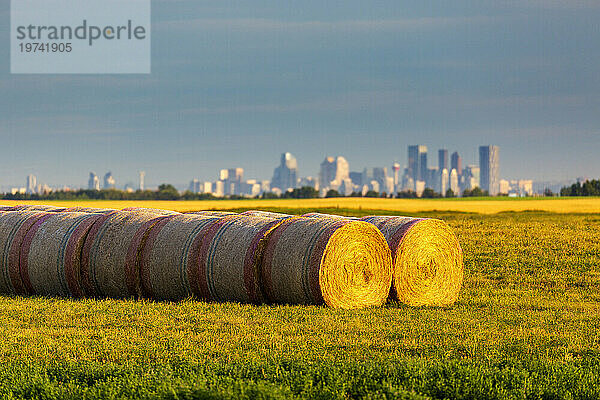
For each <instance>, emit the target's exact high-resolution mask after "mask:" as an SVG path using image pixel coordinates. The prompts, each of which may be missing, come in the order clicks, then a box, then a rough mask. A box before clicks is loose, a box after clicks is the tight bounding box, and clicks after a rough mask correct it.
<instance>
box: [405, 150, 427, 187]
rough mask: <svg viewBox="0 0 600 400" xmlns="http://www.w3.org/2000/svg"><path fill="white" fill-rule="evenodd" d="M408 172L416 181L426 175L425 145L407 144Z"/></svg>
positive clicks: (423, 178) (424, 177) (422, 179)
mask: <svg viewBox="0 0 600 400" xmlns="http://www.w3.org/2000/svg"><path fill="white" fill-rule="evenodd" d="M408 173H409V174H410V177H411V178H412V179H413V180H414V181H415V182H416V181H424V180H425V179H426V177H427V146H422V145H415V146H408Z"/></svg>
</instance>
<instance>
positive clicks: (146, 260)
mask: <svg viewBox="0 0 600 400" xmlns="http://www.w3.org/2000/svg"><path fill="white" fill-rule="evenodd" d="M220 219H221V218H220V217H205V216H200V215H193V214H180V215H172V216H167V217H166V218H164V219H162V220H161V221H159V222H158V223H156V224H155V225H154V226H153V227H152V228H151V229H150V231H149V232H148V237H147V239H146V241H145V243H144V246H143V247H142V253H141V258H140V271H141V272H140V274H141V281H142V293H143V295H144V296H146V297H150V298H155V299H159V300H181V299H185V298H187V297H190V296H192V295H193V296H195V297H199V298H202V297H203V293H202V292H201V290H200V287H201V284H200V279H201V276H200V275H201V274H200V268H199V266H198V265H199V264H198V263H199V257H200V256H199V254H200V247H201V246H202V240H203V239H204V235H205V234H206V232H207V231H208V230H209V228H210V227H211V226H212V225H213V224H214V223H216V222H218V221H219V220H220Z"/></svg>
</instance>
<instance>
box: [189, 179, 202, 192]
mask: <svg viewBox="0 0 600 400" xmlns="http://www.w3.org/2000/svg"><path fill="white" fill-rule="evenodd" d="M188 190H189V191H190V192H192V193H201V192H200V180H198V179H192V180H191V181H190V186H189V188H188Z"/></svg>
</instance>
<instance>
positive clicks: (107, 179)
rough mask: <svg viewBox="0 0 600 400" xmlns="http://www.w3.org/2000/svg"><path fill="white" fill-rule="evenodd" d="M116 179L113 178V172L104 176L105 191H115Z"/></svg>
mask: <svg viewBox="0 0 600 400" xmlns="http://www.w3.org/2000/svg"><path fill="white" fill-rule="evenodd" d="M115 184H116V182H115V178H113V176H112V172H107V173H106V175H104V189H114V188H115Z"/></svg>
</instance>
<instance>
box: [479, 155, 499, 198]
mask: <svg viewBox="0 0 600 400" xmlns="http://www.w3.org/2000/svg"><path fill="white" fill-rule="evenodd" d="M479 175H480V176H479V179H480V184H481V189H482V190H487V191H488V192H489V194H490V196H496V195H497V194H498V193H499V191H500V148H499V147H498V146H480V147H479Z"/></svg>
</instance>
